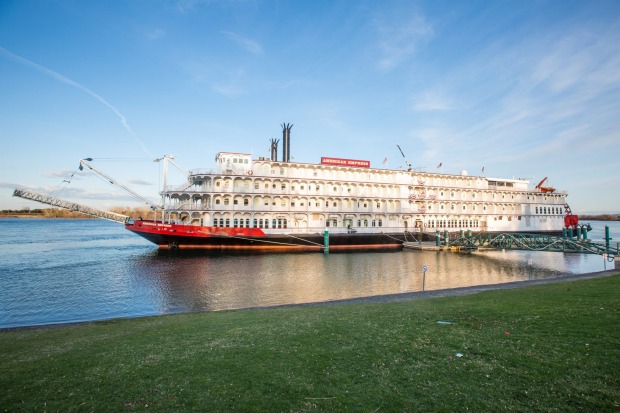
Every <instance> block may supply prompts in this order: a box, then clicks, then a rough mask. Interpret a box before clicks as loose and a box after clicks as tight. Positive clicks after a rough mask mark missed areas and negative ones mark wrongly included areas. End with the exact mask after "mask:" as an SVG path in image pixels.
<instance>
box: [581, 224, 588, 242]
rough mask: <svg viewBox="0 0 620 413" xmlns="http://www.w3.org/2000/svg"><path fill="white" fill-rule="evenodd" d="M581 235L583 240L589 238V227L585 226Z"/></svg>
mask: <svg viewBox="0 0 620 413" xmlns="http://www.w3.org/2000/svg"><path fill="white" fill-rule="evenodd" d="M581 236H582V237H583V240H584V241H585V240H587V239H588V229H587V228H585V227H584V228H583V230H582V231H581Z"/></svg>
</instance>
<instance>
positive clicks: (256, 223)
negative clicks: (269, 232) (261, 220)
mask: <svg viewBox="0 0 620 413" xmlns="http://www.w3.org/2000/svg"><path fill="white" fill-rule="evenodd" d="M256 227H258V220H257V219H255V220H254V228H256Z"/></svg>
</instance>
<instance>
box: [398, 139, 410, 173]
mask: <svg viewBox="0 0 620 413" xmlns="http://www.w3.org/2000/svg"><path fill="white" fill-rule="evenodd" d="M396 146H397V147H398V150H399V151H400V154H401V155H402V156H403V159H404V160H405V163H406V164H407V167H408V169H407V170H408V171H411V170H412V169H413V168H411V164H410V163H409V161H408V160H407V157H406V156H405V154H404V153H403V150H402V149H400V145H396Z"/></svg>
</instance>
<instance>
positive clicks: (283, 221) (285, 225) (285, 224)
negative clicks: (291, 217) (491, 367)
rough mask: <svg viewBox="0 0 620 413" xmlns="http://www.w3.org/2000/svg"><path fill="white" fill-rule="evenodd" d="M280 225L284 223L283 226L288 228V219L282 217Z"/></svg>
mask: <svg viewBox="0 0 620 413" xmlns="http://www.w3.org/2000/svg"><path fill="white" fill-rule="evenodd" d="M282 225H284V228H288V221H287V220H286V219H283V220H282Z"/></svg>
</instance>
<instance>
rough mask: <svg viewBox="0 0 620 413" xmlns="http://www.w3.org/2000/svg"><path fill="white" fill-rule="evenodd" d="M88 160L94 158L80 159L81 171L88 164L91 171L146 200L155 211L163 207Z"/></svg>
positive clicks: (140, 199)
mask: <svg viewBox="0 0 620 413" xmlns="http://www.w3.org/2000/svg"><path fill="white" fill-rule="evenodd" d="M87 161H92V159H91V158H86V159H80V171H81V170H83V169H84V166H86V167H87V168H88V169H90V170H91V171H93V172H94V173H96V174H97V175H99V176H101V177H102V178H104V179H105V180H107V181H108V182H109V183H111V184H112V185H114V186H116V187H118V188H120V189H122V190H123V191H125V192H126V193H127V194H129V195H131V196H132V197H133V198H134V199H136V200H138V201H140V202H144V203H145V204H147V205H148V206H149V208H151V209H152V210H153V211H158V210H161V209H163V208H162V207H161V206H160V205H155V204H153V203H152V202H151V201H149V200H148V199H146V198H144V197H143V196H142V195H140V194H138V193H137V192H135V191H133V190H132V189H130V188H128V187H126V186H125V185H123V184H121V183H120V182H118V181H117V180H116V179H114V178H112V177H111V176H109V175H107V174H105V173H104V172H102V171H100V170H99V169H97V168H95V167H94V166H92V165H91V164H90V163H88V162H87Z"/></svg>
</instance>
